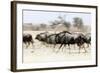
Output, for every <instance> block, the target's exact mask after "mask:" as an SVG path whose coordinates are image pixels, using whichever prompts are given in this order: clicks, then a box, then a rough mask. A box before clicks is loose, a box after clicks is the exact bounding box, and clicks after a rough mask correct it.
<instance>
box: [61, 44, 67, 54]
mask: <svg viewBox="0 0 100 73" xmlns="http://www.w3.org/2000/svg"><path fill="white" fill-rule="evenodd" d="M64 47H66V44H64V46H63V48H62V52H63V50H64Z"/></svg>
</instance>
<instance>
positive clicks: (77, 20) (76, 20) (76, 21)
mask: <svg viewBox="0 0 100 73" xmlns="http://www.w3.org/2000/svg"><path fill="white" fill-rule="evenodd" d="M73 19H74V26H75V27H77V28H78V29H81V28H82V27H83V20H82V19H81V18H79V17H75V18H73Z"/></svg>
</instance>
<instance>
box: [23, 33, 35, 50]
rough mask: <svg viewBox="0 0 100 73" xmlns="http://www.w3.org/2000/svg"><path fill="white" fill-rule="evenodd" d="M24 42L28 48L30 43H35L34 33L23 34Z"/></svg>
mask: <svg viewBox="0 0 100 73" xmlns="http://www.w3.org/2000/svg"><path fill="white" fill-rule="evenodd" d="M23 43H25V45H26V48H28V46H29V45H30V44H32V45H33V43H34V41H33V38H32V35H31V34H23Z"/></svg>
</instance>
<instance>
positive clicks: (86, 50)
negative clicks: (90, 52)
mask: <svg viewBox="0 0 100 73" xmlns="http://www.w3.org/2000/svg"><path fill="white" fill-rule="evenodd" d="M83 48H84V51H85V52H84V53H86V52H87V50H86V48H85V45H83Z"/></svg>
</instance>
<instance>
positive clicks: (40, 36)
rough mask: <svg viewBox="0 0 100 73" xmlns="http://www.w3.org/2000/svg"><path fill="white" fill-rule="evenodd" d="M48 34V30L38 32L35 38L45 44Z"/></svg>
mask: <svg viewBox="0 0 100 73" xmlns="http://www.w3.org/2000/svg"><path fill="white" fill-rule="evenodd" d="M48 36H49V33H48V32H43V33H40V34H37V35H36V37H35V39H37V40H39V41H41V42H43V44H45V43H46V40H47V37H48Z"/></svg>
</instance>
